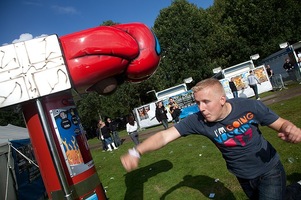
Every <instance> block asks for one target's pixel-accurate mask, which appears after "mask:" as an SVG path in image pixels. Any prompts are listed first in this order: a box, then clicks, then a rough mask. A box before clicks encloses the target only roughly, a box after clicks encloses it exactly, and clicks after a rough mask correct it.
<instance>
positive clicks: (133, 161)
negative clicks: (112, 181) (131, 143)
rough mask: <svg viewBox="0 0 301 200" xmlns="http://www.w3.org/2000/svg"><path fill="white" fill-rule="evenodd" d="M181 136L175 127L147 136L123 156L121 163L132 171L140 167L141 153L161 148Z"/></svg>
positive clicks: (127, 169)
mask: <svg viewBox="0 0 301 200" xmlns="http://www.w3.org/2000/svg"><path fill="white" fill-rule="evenodd" d="M179 137H180V133H179V132H178V131H177V129H176V128H174V127H171V128H169V129H167V130H164V131H160V132H158V133H156V134H155V135H152V136H151V137H149V138H147V139H146V140H145V141H143V142H142V143H140V144H139V145H138V146H137V147H136V148H134V149H130V150H129V152H128V153H127V154H125V155H123V156H121V158H120V159H121V163H122V165H123V167H124V168H125V169H126V171H128V172H129V171H132V170H134V169H136V168H137V167H138V164H139V159H140V155H143V154H145V153H147V152H151V151H155V150H157V149H160V148H162V147H163V146H165V145H166V144H168V143H169V142H171V141H173V140H175V139H177V138H179Z"/></svg>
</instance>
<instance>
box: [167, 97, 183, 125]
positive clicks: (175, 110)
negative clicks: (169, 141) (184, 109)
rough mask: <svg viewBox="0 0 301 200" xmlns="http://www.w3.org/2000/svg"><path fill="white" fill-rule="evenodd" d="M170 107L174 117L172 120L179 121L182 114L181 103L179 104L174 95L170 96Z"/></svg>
mask: <svg viewBox="0 0 301 200" xmlns="http://www.w3.org/2000/svg"><path fill="white" fill-rule="evenodd" d="M168 108H169V113H170V115H171V117H172V121H173V122H175V123H178V122H179V116H180V113H179V111H181V110H180V109H179V105H178V104H177V102H176V101H175V100H174V99H173V98H172V97H169V102H168Z"/></svg>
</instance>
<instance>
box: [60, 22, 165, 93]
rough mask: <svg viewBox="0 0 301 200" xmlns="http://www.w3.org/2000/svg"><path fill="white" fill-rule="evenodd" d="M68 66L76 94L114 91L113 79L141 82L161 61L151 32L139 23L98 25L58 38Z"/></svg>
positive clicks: (156, 43)
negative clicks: (93, 91) (120, 78)
mask: <svg viewBox="0 0 301 200" xmlns="http://www.w3.org/2000/svg"><path fill="white" fill-rule="evenodd" d="M60 41H61V44H62V48H63V51H64V55H65V59H66V62H67V67H68V70H69V73H70V77H71V80H72V82H73V85H74V87H75V89H76V90H77V91H78V92H79V93H85V92H87V91H91V90H96V91H97V92H99V93H102V94H105V93H109V92H111V91H112V90H114V89H115V87H116V85H117V81H116V78H115V77H117V76H118V77H120V76H121V75H122V77H123V78H124V79H125V80H126V81H133V82H137V81H142V80H145V79H147V78H148V77H150V76H151V75H152V74H153V73H154V72H155V70H156V68H157V66H158V64H159V61H160V51H161V50H160V45H159V43H158V40H157V38H156V37H155V35H154V34H153V33H152V31H151V30H150V29H149V28H148V27H147V26H145V25H144V24H141V23H133V24H121V25H115V26H99V27H96V28H92V29H88V30H84V31H80V32H77V33H73V34H69V35H66V36H62V37H61V38H60Z"/></svg>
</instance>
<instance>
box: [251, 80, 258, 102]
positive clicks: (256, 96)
mask: <svg viewBox="0 0 301 200" xmlns="http://www.w3.org/2000/svg"><path fill="white" fill-rule="evenodd" d="M250 88H252V89H253V91H254V94H255V98H256V99H258V98H259V96H258V88H257V84H256V85H250Z"/></svg>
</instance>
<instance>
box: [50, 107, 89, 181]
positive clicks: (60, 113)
mask: <svg viewBox="0 0 301 200" xmlns="http://www.w3.org/2000/svg"><path fill="white" fill-rule="evenodd" d="M50 115H51V117H52V122H53V125H54V128H55V131H56V135H57V138H58V141H59V143H60V146H61V150H62V153H63V155H64V158H65V162H66V165H67V167H68V170H69V173H70V175H71V177H72V176H75V175H78V174H80V173H82V172H84V171H86V170H88V169H89V168H91V167H92V166H94V163H93V160H92V156H91V153H90V150H89V146H88V143H87V139H86V135H85V131H84V129H83V126H82V124H81V122H80V119H79V117H78V113H77V110H76V108H75V106H70V107H64V108H59V109H54V110H50Z"/></svg>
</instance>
